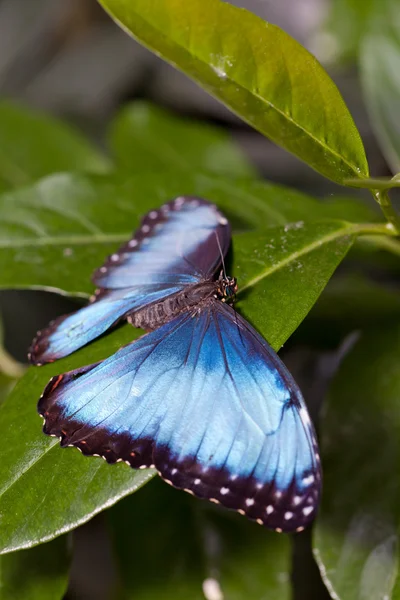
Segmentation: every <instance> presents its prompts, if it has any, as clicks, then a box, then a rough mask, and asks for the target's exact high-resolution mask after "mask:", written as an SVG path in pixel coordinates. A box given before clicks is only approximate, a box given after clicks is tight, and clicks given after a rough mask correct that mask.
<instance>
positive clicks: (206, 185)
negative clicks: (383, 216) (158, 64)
mask: <svg viewBox="0 0 400 600" xmlns="http://www.w3.org/2000/svg"><path fill="white" fill-rule="evenodd" d="M182 194H191V195H198V196H201V197H204V198H208V199H209V200H211V201H214V202H216V203H217V204H218V206H220V207H221V208H222V209H223V210H224V211H225V212H226V214H227V216H228V217H229V218H230V219H231V221H232V224H233V225H234V228H235V229H236V230H239V231H243V230H244V229H248V228H249V227H250V228H251V227H253V228H254V227H262V228H267V227H270V226H274V225H277V224H280V225H284V224H285V223H291V222H292V223H298V222H301V221H305V220H310V219H319V218H321V219H323V218H329V217H330V216H331V215H332V216H334V217H337V216H338V213H340V212H341V211H343V213H344V214H346V212H348V213H349V219H350V220H351V219H352V218H356V220H358V219H360V218H361V219H365V220H368V218H369V219H370V220H373V219H375V218H376V214H375V213H374V212H373V211H371V210H370V209H368V208H366V207H364V206H363V205H361V204H357V203H355V202H352V201H351V200H350V199H345V200H341V199H339V202H338V203H326V204H324V203H322V202H319V201H317V200H315V199H313V198H310V197H308V196H305V195H303V194H300V193H299V192H295V191H294V190H290V189H288V188H284V187H280V186H275V185H269V184H265V183H263V182H259V181H254V182H253V181H250V180H246V181H244V180H228V179H224V178H221V177H218V176H214V175H210V174H206V173H181V174H180V175H179V177H177V175H176V173H152V174H148V175H137V176H135V177H131V178H124V177H121V176H120V175H118V176H115V177H85V176H78V175H75V176H74V175H54V176H51V177H48V178H45V179H43V180H41V181H39V182H38V183H36V184H35V185H33V186H30V187H27V188H25V189H20V190H16V191H14V192H10V193H7V194H3V195H2V196H0V288H28V287H29V288H36V289H38V288H39V289H50V290H56V291H57V290H58V291H62V292H65V293H68V294H75V295H89V294H90V293H91V292H92V289H93V286H92V285H91V283H90V276H91V273H92V272H93V270H94V269H95V268H97V267H98V266H99V265H100V264H101V263H102V262H103V260H104V258H105V257H106V256H107V255H108V254H111V253H112V252H114V251H115V249H116V248H118V246H119V245H120V244H121V243H122V242H125V241H126V240H128V239H129V238H130V237H131V235H132V232H133V231H134V230H135V228H136V227H137V226H138V224H139V218H140V217H142V216H143V214H145V213H146V212H147V211H148V210H151V209H152V208H155V207H158V206H160V205H161V204H162V203H163V202H166V201H168V200H170V199H171V198H174V197H176V196H179V195H182ZM383 233H384V232H383Z"/></svg>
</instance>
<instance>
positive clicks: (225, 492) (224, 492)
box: [219, 487, 229, 496]
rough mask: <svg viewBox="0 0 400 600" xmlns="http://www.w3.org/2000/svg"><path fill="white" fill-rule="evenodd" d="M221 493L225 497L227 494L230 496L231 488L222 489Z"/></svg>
mask: <svg viewBox="0 0 400 600" xmlns="http://www.w3.org/2000/svg"><path fill="white" fill-rule="evenodd" d="M219 491H220V493H221V494H222V495H223V496H225V495H226V494H229V488H227V487H222V488H221V489H220V490H219Z"/></svg>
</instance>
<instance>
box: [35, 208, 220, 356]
mask: <svg viewBox="0 0 400 600" xmlns="http://www.w3.org/2000/svg"><path fill="white" fill-rule="evenodd" d="M229 244H230V226H229V223H228V221H227V219H226V218H225V217H224V215H223V214H222V213H221V212H220V211H219V210H218V209H217V208H216V207H215V206H214V205H212V204H209V203H208V202H206V201H205V200H202V199H200V198H192V197H180V198H177V199H176V200H174V201H172V202H169V203H168V204H165V205H164V206H162V207H161V208H160V209H157V210H154V211H151V212H149V213H148V215H146V217H145V218H144V219H143V221H142V224H141V226H140V227H139V229H138V231H137V232H136V234H135V236H134V237H133V239H132V240H131V241H130V242H128V243H127V244H125V245H124V246H123V247H122V248H120V250H119V251H117V252H116V253H115V254H112V255H111V256H110V257H109V258H108V259H107V261H106V262H105V264H104V265H103V266H102V267H100V269H98V270H97V271H96V272H95V274H94V276H93V280H94V282H95V283H96V285H98V286H99V289H98V290H97V292H96V294H95V295H94V296H93V302H92V303H91V304H89V305H88V306H86V307H85V308H83V309H81V310H79V311H77V312H75V313H73V314H71V315H66V316H65V317H61V318H60V319H57V320H56V321H54V322H52V323H50V325H49V326H48V327H47V328H46V329H44V330H43V331H41V332H38V335H37V337H36V338H35V340H34V341H33V343H32V346H31V349H30V360H31V361H32V362H33V363H35V364H43V363H45V362H52V361H54V360H56V359H58V358H62V357H63V356H67V355H68V354H71V353H72V352H74V351H75V350H77V349H78V348H80V347H82V346H84V345H85V344H87V343H88V342H90V341H91V340H93V339H95V338H96V337H98V336H99V335H101V334H102V333H104V332H105V331H106V330H107V329H109V328H110V327H112V326H113V325H114V324H115V323H116V322H117V321H119V320H120V319H122V318H126V317H127V316H128V315H132V314H133V313H135V312H137V311H138V310H141V309H143V308H144V307H146V306H149V305H151V304H155V303H158V302H161V301H163V300H164V299H165V298H167V297H169V296H172V295H174V294H179V293H180V292H182V291H183V290H184V289H185V288H188V287H190V286H193V285H196V284H198V283H199V282H201V281H205V280H207V279H209V278H210V276H212V275H213V274H214V272H215V271H216V270H217V269H218V267H219V265H220V263H221V256H224V255H225V254H226V252H227V250H228V247H229ZM142 324H143V326H144V327H146V323H145V322H144V323H142Z"/></svg>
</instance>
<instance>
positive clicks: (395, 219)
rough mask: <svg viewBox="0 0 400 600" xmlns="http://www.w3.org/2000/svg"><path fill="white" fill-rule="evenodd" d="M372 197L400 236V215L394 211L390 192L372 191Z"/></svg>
mask: <svg viewBox="0 0 400 600" xmlns="http://www.w3.org/2000/svg"><path fill="white" fill-rule="evenodd" d="M371 192H372V195H373V196H374V198H375V200H376V201H377V203H378V204H379V206H380V207H381V209H382V212H383V214H384V215H385V217H386V219H387V221H388V223H389V225H391V227H392V228H393V231H394V234H395V235H400V215H398V214H397V212H396V211H395V210H394V208H393V205H392V203H391V201H390V198H389V193H388V190H377V189H375V190H371Z"/></svg>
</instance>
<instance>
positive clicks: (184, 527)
mask: <svg viewBox="0 0 400 600" xmlns="http://www.w3.org/2000/svg"><path fill="white" fill-rule="evenodd" d="M138 515H140V517H139V518H138ZM109 518H110V526H111V527H110V530H111V534H112V536H113V538H114V540H115V542H114V546H115V550H116V555H117V560H118V566H119V572H120V579H121V590H120V595H119V596H118V598H120V599H121V600H122V599H123V600H129V599H131V598H132V600H133V599H136V600H144V599H146V600H147V599H151V598H163V600H186V599H188V598H190V600H204V598H209V599H212V598H227V599H228V598H229V600H247V599H248V598H252V600H264V598H270V597H271V598H279V600H289V598H291V584H290V551H291V549H290V540H289V538H288V537H286V536H280V535H279V534H276V533H272V532H269V531H266V530H265V529H263V528H262V527H260V526H257V524H254V523H248V522H246V521H245V519H243V518H242V517H240V516H239V515H234V514H232V513H227V512H226V511H222V510H218V509H214V507H213V506H212V505H211V504H209V503H207V502H204V501H201V500H198V499H196V498H191V497H190V496H188V495H187V494H182V493H180V492H179V491H178V490H174V489H172V488H169V487H167V486H166V485H165V483H163V482H161V481H159V480H157V479H155V480H154V481H152V483H151V484H150V485H148V486H146V489H143V490H141V491H140V492H139V493H138V494H135V495H134V496H132V497H130V498H127V499H126V500H124V501H123V502H121V503H120V504H119V505H118V507H115V509H113V510H111V511H110V514H109ZM132 564H134V565H135V568H134V569H132ZM217 593H219V594H220V595H219V596H218V595H217Z"/></svg>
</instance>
